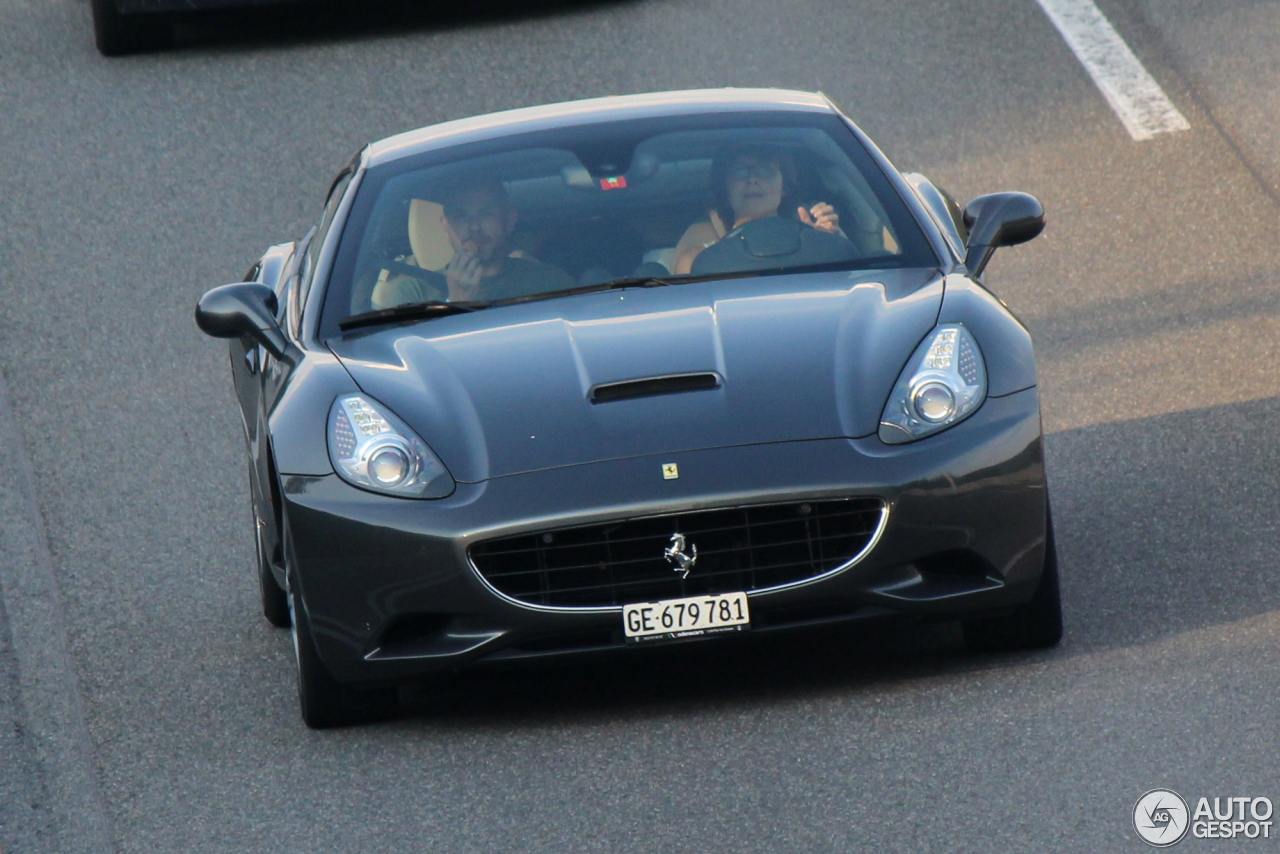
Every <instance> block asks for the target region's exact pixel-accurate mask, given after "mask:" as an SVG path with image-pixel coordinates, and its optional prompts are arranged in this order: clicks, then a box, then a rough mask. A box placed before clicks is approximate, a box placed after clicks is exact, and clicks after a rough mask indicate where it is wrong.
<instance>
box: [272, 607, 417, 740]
mask: <svg viewBox="0 0 1280 854" xmlns="http://www.w3.org/2000/svg"><path fill="white" fill-rule="evenodd" d="M288 601H289V615H290V617H291V618H292V619H291V622H292V624H293V655H294V660H295V661H296V662H297V667H298V703H299V705H300V707H301V711H302V720H303V722H304V723H305V724H306V725H307V726H309V727H311V728H312V729H333V728H335V727H344V726H352V725H353V724H360V723H366V722H368V721H371V720H375V719H378V718H382V717H386V716H387V715H388V714H389V713H390V712H391V710H392V709H393V708H394V706H395V690H394V689H372V688H371V689H364V690H361V689H358V688H355V687H353V686H350V685H345V684H343V683H342V682H339V681H338V680H336V679H334V678H333V676H332V675H331V674H330V673H329V670H328V668H326V667H325V666H324V662H322V661H321V660H320V654H319V653H318V652H317V651H316V643H315V637H314V636H313V635H312V633H311V620H310V619H309V618H308V616H307V612H306V609H305V608H303V607H300V603H299V602H298V601H297V599H296V597H295V595H294V593H293V591H292V590H290V591H289V594H288Z"/></svg>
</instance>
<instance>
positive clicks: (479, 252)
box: [444, 189, 516, 264]
mask: <svg viewBox="0 0 1280 854" xmlns="http://www.w3.org/2000/svg"><path fill="white" fill-rule="evenodd" d="M444 225H445V230H446V231H447V232H448V233H449V241H450V242H451V243H452V244H453V249H454V251H455V252H457V251H465V252H470V253H472V254H473V255H475V256H476V257H477V258H479V259H480V261H481V263H486V264H487V263H490V262H492V261H493V260H494V259H496V258H501V257H502V256H503V255H506V254H507V253H506V248H507V236H508V235H510V234H511V230H512V229H513V228H515V225H516V212H515V211H513V210H511V208H510V207H509V206H508V205H507V203H506V200H505V199H504V198H503V197H502V195H501V194H499V193H498V192H497V191H496V190H489V189H478V190H470V191H468V192H466V193H463V194H462V196H461V197H460V198H459V199H458V200H457V201H456V202H454V203H452V204H451V205H450V206H449V208H448V210H446V211H445V214H444Z"/></svg>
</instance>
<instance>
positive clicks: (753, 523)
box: [470, 498, 884, 608]
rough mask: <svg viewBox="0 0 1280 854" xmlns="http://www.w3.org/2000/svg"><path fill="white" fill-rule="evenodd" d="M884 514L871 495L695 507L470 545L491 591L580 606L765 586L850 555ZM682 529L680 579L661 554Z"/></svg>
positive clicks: (814, 572)
mask: <svg viewBox="0 0 1280 854" xmlns="http://www.w3.org/2000/svg"><path fill="white" fill-rule="evenodd" d="M883 511H884V502H882V501H881V500H880V499H878V498H843V499H837V500H834V501H808V502H796V503H790V504H770V505H763V506H753V507H735V508H731V509H725V510H701V511H697V512H692V513H678V514H672V515H668V516H650V517H647V518H643V519H627V520H625V521H620V522H610V523H607V524H604V525H588V526H583V527H580V528H561V529H558V530H552V531H542V532H538V533H535V534H521V535H520V536H517V537H505V538H502V539H498V540H489V541H487V542H482V543H476V544H475V545H474V546H472V547H471V550H470V556H471V561H472V563H473V564H475V567H476V569H477V570H479V572H480V574H481V575H482V576H483V577H484V579H485V580H486V581H488V582H489V584H491V585H492V586H493V587H494V588H495V589H496V590H498V591H499V592H500V593H503V594H505V595H507V596H510V597H511V598H513V599H517V600H519V601H521V602H526V603H528V604H530V605H545V606H550V607H560V608H587V607H607V606H613V605H625V604H627V603H630V602H651V601H654V600H657V599H675V598H679V597H682V596H698V595H702V594H704V593H730V592H734V591H739V590H745V591H750V590H762V589H765V588H769V587H778V586H780V585H784V584H791V583H794V582H797V581H804V580H805V579H808V578H814V577H815V576H819V575H822V574H823V573H826V572H830V571H831V570H833V569H835V568H837V567H839V566H841V565H843V564H846V563H848V562H849V561H851V560H853V559H854V558H855V557H857V556H858V555H859V554H860V553H861V552H862V551H863V550H864V549H865V548H866V547H867V545H868V544H869V543H870V542H871V538H872V537H873V536H874V535H875V532H876V529H877V528H878V527H879V526H880V518H881V515H882V513H883ZM677 533H679V534H683V535H684V538H685V543H686V545H685V548H684V553H685V554H686V555H692V554H693V548H694V547H695V546H696V547H697V550H698V551H697V561H696V562H695V563H694V564H693V566H692V568H691V569H690V571H689V575H688V577H687V578H681V576H680V573H679V572H677V571H676V569H675V565H674V563H673V562H672V561H668V560H667V559H666V557H665V556H664V554H663V552H664V550H665V549H667V548H668V547H670V546H671V545H672V539H673V537H672V535H673V534H677Z"/></svg>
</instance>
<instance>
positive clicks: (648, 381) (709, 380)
mask: <svg viewBox="0 0 1280 854" xmlns="http://www.w3.org/2000/svg"><path fill="white" fill-rule="evenodd" d="M720 384H721V381H720V375H719V374H717V373H714V372H710V371H708V372H706V373H699V374H672V375H671V376H665V377H646V378H645V379H642V380H626V381H625V382H620V383H605V384H604V385H598V386H596V387H595V388H593V389H591V402H592V403H608V402H609V401H611V400H630V399H631V398H633V397H655V396H657V395H660V394H680V393H681V392H686V391H707V390H709V389H714V388H719V387H720Z"/></svg>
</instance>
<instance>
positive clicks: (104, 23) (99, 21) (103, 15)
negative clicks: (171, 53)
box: [92, 0, 173, 56]
mask: <svg viewBox="0 0 1280 854" xmlns="http://www.w3.org/2000/svg"><path fill="white" fill-rule="evenodd" d="M92 6H93V40H94V43H95V44H96V45H97V46H98V53H100V54H102V55H103V56H122V55H124V54H127V53H138V52H139V51H145V50H154V49H156V48H162V47H167V46H169V45H171V44H172V43H173V25H172V24H171V23H170V21H169V19H168V18H166V17H164V16H162V15H160V14H158V13H154V12H139V13H136V14H132V15H124V14H121V13H120V11H119V10H118V9H116V4H115V0H92Z"/></svg>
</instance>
